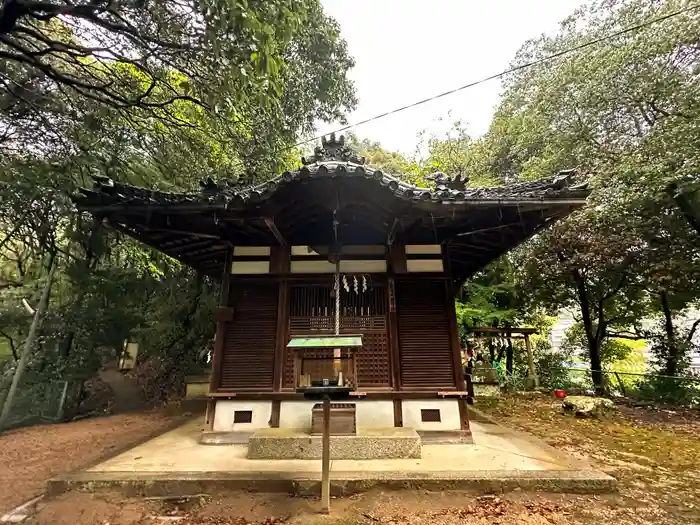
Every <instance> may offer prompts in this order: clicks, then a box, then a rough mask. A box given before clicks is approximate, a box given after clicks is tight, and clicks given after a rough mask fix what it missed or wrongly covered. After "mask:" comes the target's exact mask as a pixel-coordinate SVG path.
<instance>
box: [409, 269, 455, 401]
mask: <svg viewBox="0 0 700 525" xmlns="http://www.w3.org/2000/svg"><path fill="white" fill-rule="evenodd" d="M396 304H397V308H396V309H397V324H398V331H399V353H400V364H401V388H403V389H406V390H416V389H455V388H456V384H455V370H454V359H453V353H452V344H451V340H450V324H449V317H448V315H449V314H448V312H449V309H448V305H447V296H446V294H445V283H444V282H443V281H439V280H406V281H403V280H401V281H397V282H396Z"/></svg>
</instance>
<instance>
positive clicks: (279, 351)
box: [272, 279, 289, 392]
mask: <svg viewBox="0 0 700 525" xmlns="http://www.w3.org/2000/svg"><path fill="white" fill-rule="evenodd" d="M288 316H289V281H287V280H286V279H284V280H282V281H280V283H279V298H278V299H277V334H276V336H275V338H276V343H275V362H274V368H273V372H272V377H273V387H272V389H273V390H274V391H275V392H279V391H280V390H282V388H283V387H284V369H285V365H286V363H287V338H288V334H287V329H288V326H287V325H288V322H289V320H288Z"/></svg>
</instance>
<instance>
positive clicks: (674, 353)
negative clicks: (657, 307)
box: [660, 290, 680, 376]
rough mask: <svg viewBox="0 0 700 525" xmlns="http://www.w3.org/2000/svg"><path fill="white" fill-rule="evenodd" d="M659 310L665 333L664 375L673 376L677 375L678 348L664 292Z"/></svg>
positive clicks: (671, 316)
mask: <svg viewBox="0 0 700 525" xmlns="http://www.w3.org/2000/svg"><path fill="white" fill-rule="evenodd" d="M660 298H661V309H662V310H663V313H664V330H665V332H666V345H665V346H666V352H667V353H666V355H665V356H664V361H665V362H664V374H665V375H667V376H675V375H676V374H677V373H678V361H679V357H680V355H679V354H680V348H678V341H677V340H676V332H675V330H674V328H673V312H672V311H671V306H670V305H669V302H668V294H667V293H666V291H665V290H664V291H663V292H661V294H660Z"/></svg>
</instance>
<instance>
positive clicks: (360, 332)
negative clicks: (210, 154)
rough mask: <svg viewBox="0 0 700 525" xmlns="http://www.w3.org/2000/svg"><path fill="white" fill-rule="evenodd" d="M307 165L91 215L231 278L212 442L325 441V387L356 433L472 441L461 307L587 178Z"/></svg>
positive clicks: (323, 159)
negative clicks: (427, 184)
mask: <svg viewBox="0 0 700 525" xmlns="http://www.w3.org/2000/svg"><path fill="white" fill-rule="evenodd" d="M302 160H303V166H302V167H300V168H299V169H297V170H294V171H285V172H284V173H282V174H281V175H279V176H276V177H273V178H271V179H270V180H268V181H266V182H263V183H260V184H257V185H253V186H248V187H243V186H240V185H233V184H227V183H226V182H225V181H219V182H214V181H212V180H208V181H207V182H205V183H202V186H201V190H200V191H199V192H197V193H190V194H174V193H164V192H160V191H152V190H147V189H141V188H137V187H134V186H130V185H126V184H121V183H118V182H116V181H112V180H110V179H107V178H105V177H99V178H96V180H95V185H94V187H93V188H92V189H89V190H88V189H84V190H81V194H80V195H79V196H77V197H76V198H75V202H76V204H77V206H78V208H79V209H80V210H82V211H87V212H90V213H92V214H93V215H94V216H95V217H96V218H98V219H99V220H101V221H103V222H104V223H105V224H107V225H108V226H110V227H112V228H114V229H116V230H118V231H120V232H122V233H125V234H126V235H129V236H131V237H133V238H134V239H137V240H139V241H141V242H142V243H144V244H146V245H148V246H150V247H152V248H155V249H156V250H159V251H161V252H163V253H165V254H167V255H169V256H170V257H173V258H174V259H176V260H178V261H180V262H181V263H183V264H186V265H188V266H191V267H192V268H194V269H196V270H197V271H199V272H203V273H205V274H207V275H210V276H212V277H214V278H216V279H221V282H222V284H223V285H222V293H221V298H220V306H219V307H218V309H217V312H216V323H217V325H216V339H215V350H214V354H213V358H212V375H211V384H210V392H209V395H208V399H209V402H208V410H207V419H208V423H209V425H210V429H211V430H212V431H215V432H219V433H221V432H233V433H235V432H242V431H255V430H257V429H263V428H269V427H272V428H275V427H280V428H290V429H302V430H310V429H311V428H312V419H313V416H312V412H313V411H312V407H313V406H314V404H315V401H314V400H313V399H309V396H308V395H306V394H305V392H306V390H305V389H309V388H313V387H321V386H324V387H337V388H338V389H344V391H345V392H346V393H347V396H346V398H347V400H346V401H344V403H343V406H342V407H340V408H342V409H345V410H350V412H349V413H351V414H352V416H351V417H352V423H351V424H350V426H351V427H352V428H349V430H348V429H346V430H347V431H348V432H352V431H353V429H354V428H360V427H410V428H413V429H415V430H416V431H418V432H419V433H421V432H431V433H434V432H445V433H461V434H466V435H468V434H469V421H468V417H467V402H468V399H467V397H468V394H467V391H466V388H465V378H464V372H463V368H462V365H461V348H460V339H459V330H458V325H457V319H456V316H455V301H454V298H455V292H456V291H457V290H458V289H459V288H460V287H461V285H462V283H463V282H464V281H465V279H467V278H468V277H469V276H470V275H472V274H474V273H475V272H476V271H477V270H479V269H481V268H483V267H484V266H485V265H486V264H487V263H489V262H490V261H493V260H494V259H496V258H498V257H499V256H501V255H503V254H504V253H506V252H508V251H509V250H511V249H512V248H514V247H515V246H517V245H518V244H520V243H522V242H523V241H524V240H526V239H528V238H529V237H531V236H532V235H534V234H535V233H537V232H538V231H539V230H541V229H542V228H545V227H547V226H549V225H550V224H552V223H554V222H555V221H557V220H558V219H561V218H562V217H565V216H566V215H568V214H569V213H571V212H572V211H573V210H575V209H577V208H579V207H581V206H583V205H584V204H585V202H586V197H587V196H588V193H589V191H588V190H587V189H586V187H585V185H581V184H579V185H577V184H575V183H574V181H573V177H574V173H573V172H571V171H567V172H561V173H559V174H556V175H553V176H552V177H550V178H547V179H543V180H537V181H528V182H519V183H515V184H510V185H506V186H502V187H490V188H485V187H480V188H476V187H468V186H467V181H466V180H464V179H460V178H459V177H457V178H449V177H447V176H445V175H443V174H436V175H435V176H434V177H433V179H434V180H433V182H434V185H433V187H431V188H422V187H418V186H414V185H410V184H407V183H405V182H403V181H402V180H400V179H399V178H397V177H395V176H392V175H390V174H387V173H383V172H382V171H380V170H378V169H373V168H371V167H370V166H367V165H366V164H365V159H364V158H360V157H358V155H357V154H355V153H354V152H353V151H351V150H350V149H349V148H348V147H347V146H346V145H345V144H344V140H343V137H339V138H338V139H336V138H335V137H334V136H331V137H330V138H329V139H328V140H325V139H324V141H323V145H322V146H319V147H317V148H316V150H315V153H314V155H313V156H312V157H311V158H307V159H302ZM336 316H337V317H336ZM336 324H337V326H336ZM336 330H337V333H336ZM335 335H341V336H348V337H346V338H345V339H343V338H340V339H339V338H335V339H334V338H333V336H335ZM319 336H323V337H330V338H331V341H330V342H328V341H327V342H326V343H323V342H322V340H323V337H319ZM350 336H353V337H350ZM341 339H343V340H342V341H341ZM345 340H348V341H350V340H351V342H350V343H348V345H349V346H348V348H344V347H343V345H344V344H345V343H344V342H343V341H345ZM299 341H301V342H299ZM334 345H335V346H334ZM295 347H296V350H295ZM299 348H301V352H300V351H299ZM348 356H349V358H348V359H349V360H348V361H343V360H344V359H345V358H346V357H348Z"/></svg>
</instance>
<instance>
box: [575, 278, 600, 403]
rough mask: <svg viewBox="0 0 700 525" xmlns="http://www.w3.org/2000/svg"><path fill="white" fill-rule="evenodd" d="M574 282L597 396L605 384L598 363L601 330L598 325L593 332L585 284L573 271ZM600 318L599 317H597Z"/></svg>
mask: <svg viewBox="0 0 700 525" xmlns="http://www.w3.org/2000/svg"><path fill="white" fill-rule="evenodd" d="M574 281H575V282H576V292H577V295H578V301H579V305H580V306H581V320H582V322H583V328H584V330H585V332H586V342H587V343H588V358H589V360H590V363H591V379H592V380H593V387H594V388H595V391H596V393H597V394H603V393H604V392H605V384H604V381H603V372H602V364H601V361H600V344H601V341H602V337H600V336H601V335H602V332H601V328H602V326H601V325H600V323H599V325H598V327H597V329H596V330H595V331H594V330H593V318H592V317H591V304H590V301H589V300H588V293H586V282H585V280H584V278H583V276H582V275H581V274H580V273H579V272H578V270H575V271H574ZM601 316H602V312H601V315H600V316H599V317H601Z"/></svg>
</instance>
